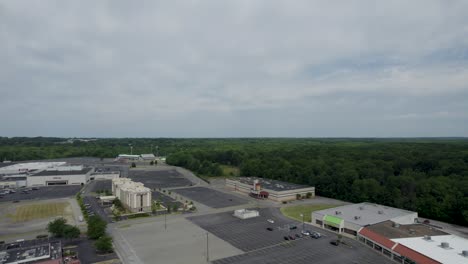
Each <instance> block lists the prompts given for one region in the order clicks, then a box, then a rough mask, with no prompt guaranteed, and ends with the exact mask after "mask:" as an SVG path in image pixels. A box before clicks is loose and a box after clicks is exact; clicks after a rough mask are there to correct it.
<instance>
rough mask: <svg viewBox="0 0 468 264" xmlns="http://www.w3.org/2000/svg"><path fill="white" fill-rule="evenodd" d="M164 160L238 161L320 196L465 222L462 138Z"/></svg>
mask: <svg viewBox="0 0 468 264" xmlns="http://www.w3.org/2000/svg"><path fill="white" fill-rule="evenodd" d="M259 144H261V143H259ZM173 157H174V159H173ZM168 162H169V163H172V164H175V165H180V166H186V167H187V168H190V169H192V170H194V171H198V168H200V167H197V166H199V165H200V164H214V163H218V164H226V165H234V166H239V167H240V170H241V175H243V176H257V177H264V178H270V179H278V180H283V181H289V182H294V183H300V184H308V185H314V186H316V188H317V193H318V194H319V195H322V196H327V197H332V198H337V199H342V200H346V201H351V202H363V201H368V202H375V203H381V204H385V205H389V206H394V207H399V208H405V209H409V210H415V211H418V212H419V213H420V215H421V216H426V217H430V218H433V219H439V220H442V221H446V222H452V223H457V224H461V225H468V143H467V142H432V143H424V142H419V143H418V142H355V141H350V142H323V143H322V144H315V145H309V146H307V145H295V144H291V145H288V146H279V147H277V146H273V147H271V146H270V147H269V146H267V145H263V148H261V147H255V148H245V149H236V150H232V149H227V150H209V149H204V150H201V149H198V150H190V151H184V152H181V153H175V154H173V155H171V156H169V158H168Z"/></svg>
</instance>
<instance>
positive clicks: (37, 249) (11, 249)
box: [0, 241, 61, 264]
mask: <svg viewBox="0 0 468 264" xmlns="http://www.w3.org/2000/svg"><path fill="white" fill-rule="evenodd" d="M0 256H1V257H2V258H3V260H2V259H0V263H2V264H3V263H6V264H8V263H18V262H19V263H25V262H28V263H30V262H34V263H36V261H38V260H49V259H59V258H61V246H60V242H58V241H56V242H50V243H49V242H42V243H41V242H37V241H25V242H20V243H10V244H6V245H4V246H3V247H2V249H1V250H0Z"/></svg>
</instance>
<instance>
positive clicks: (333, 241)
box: [330, 240, 340, 246]
mask: <svg viewBox="0 0 468 264" xmlns="http://www.w3.org/2000/svg"><path fill="white" fill-rule="evenodd" d="M330 244H332V245H334V246H338V245H339V244H340V241H338V240H332V241H330Z"/></svg>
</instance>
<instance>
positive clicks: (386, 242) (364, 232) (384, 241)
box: [359, 227, 396, 250]
mask: <svg viewBox="0 0 468 264" xmlns="http://www.w3.org/2000/svg"><path fill="white" fill-rule="evenodd" d="M359 234H360V235H361V236H364V237H367V238H369V239H370V240H372V241H374V242H375V243H378V244H380V245H382V246H384V247H386V248H388V249H390V250H391V249H392V248H393V246H395V245H396V243H395V242H393V241H392V240H390V239H388V238H386V237H384V236H381V235H379V234H377V233H375V232H373V231H371V230H369V229H367V228H365V227H364V228H363V229H361V231H359Z"/></svg>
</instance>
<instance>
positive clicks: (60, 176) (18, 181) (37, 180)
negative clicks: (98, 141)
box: [0, 162, 120, 188]
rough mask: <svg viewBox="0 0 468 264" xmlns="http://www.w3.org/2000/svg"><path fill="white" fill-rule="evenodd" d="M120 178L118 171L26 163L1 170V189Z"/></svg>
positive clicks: (64, 164)
mask: <svg viewBox="0 0 468 264" xmlns="http://www.w3.org/2000/svg"><path fill="white" fill-rule="evenodd" d="M119 177H120V171H118V170H110V169H107V170H105V171H104V170H102V169H98V170H96V171H95V170H94V168H92V167H85V166H82V165H73V166H70V165H67V164H66V162H26V163H18V164H13V165H10V166H4V167H2V168H0V188H2V187H3V188H15V187H22V186H29V187H36V186H48V185H84V184H86V183H87V182H89V181H91V180H99V179H107V180H112V179H115V178H119Z"/></svg>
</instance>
